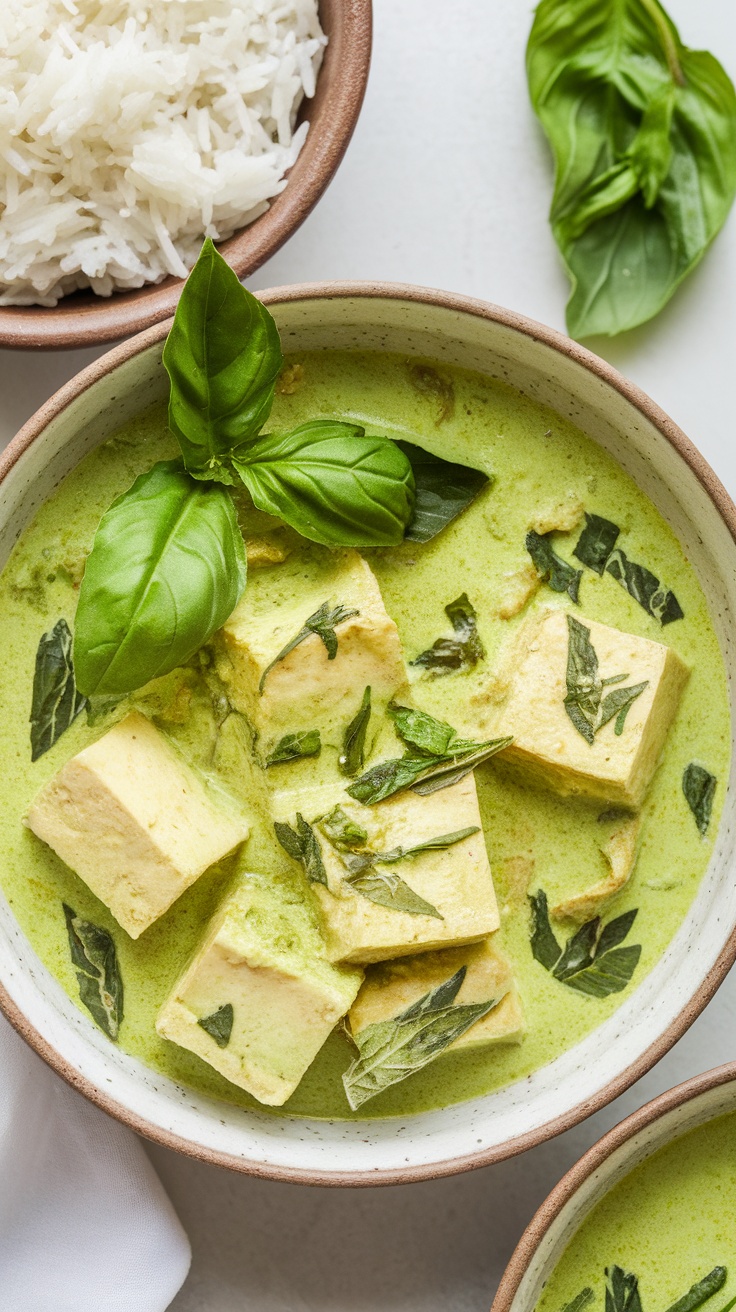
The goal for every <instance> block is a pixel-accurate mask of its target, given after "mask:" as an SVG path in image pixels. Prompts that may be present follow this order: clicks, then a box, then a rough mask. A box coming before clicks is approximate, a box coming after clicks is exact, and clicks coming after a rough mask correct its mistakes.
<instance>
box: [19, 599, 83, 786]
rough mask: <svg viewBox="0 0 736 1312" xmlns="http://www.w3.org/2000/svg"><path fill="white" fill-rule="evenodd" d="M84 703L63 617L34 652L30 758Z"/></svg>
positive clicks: (45, 747)
mask: <svg viewBox="0 0 736 1312" xmlns="http://www.w3.org/2000/svg"><path fill="white" fill-rule="evenodd" d="M86 705H87V698H86V697H83V696H82V694H81V693H80V692H78V691H77V687H76V684H75V682H74V664H73V662H72V635H71V631H70V629H69V625H68V624H67V622H66V620H65V619H60V620H57V622H56V624H55V625H54V627H53V629H51V630H50V632H49V633H44V634H43V636H42V637H41V639H40V641H39V644H38V650H37V651H36V668H35V671H34V675H33V699H32V702H31V760H32V761H37V760H38V758H39V756H43V754H44V752H47V751H48V750H49V748H50V747H53V745H54V743H55V742H57V741H58V739H59V738H60V737H61V735H62V734H63V733H64V732H65V731H66V730H67V729H68V728H69V725H70V724H72V723H73V722H74V720H76V718H77V716H78V715H80V714H81V712H82V711H83V710H84V708H85V706H86Z"/></svg>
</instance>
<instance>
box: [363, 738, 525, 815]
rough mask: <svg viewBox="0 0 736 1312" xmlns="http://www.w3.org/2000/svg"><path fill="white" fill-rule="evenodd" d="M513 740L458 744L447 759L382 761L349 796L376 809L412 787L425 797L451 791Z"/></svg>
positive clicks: (408, 756)
mask: <svg viewBox="0 0 736 1312" xmlns="http://www.w3.org/2000/svg"><path fill="white" fill-rule="evenodd" d="M510 742H512V739H511V738H494V739H493V740H491V741H489V742H487V743H469V744H466V743H458V744H457V754H455V748H454V746H453V748H451V749H450V752H449V753H448V754H447V755H446V756H442V757H431V756H411V755H406V756H401V757H398V758H395V759H393V760H389V761H381V762H379V764H378V765H374V766H372V767H371V769H370V770H366V772H365V774H363V775H361V776H360V778H359V779H356V781H355V783H354V784H351V785H350V787H349V788H348V790H347V791H348V793H349V795H350V796H351V797H354V798H355V799H356V801H358V802H362V803H363V804H364V806H375V805H376V803H377V802H383V801H384V800H385V798H387V797H392V796H393V794H394V793H400V792H403V791H404V790H405V789H407V788H411V789H412V791H413V792H415V793H418V794H419V795H420V796H421V797H425V796H427V794H429V793H435V792H439V790H440V789H441V788H450V787H451V786H452V785H453V784H456V783H459V782H460V780H461V779H464V778H465V776H466V775H467V774H470V772H471V771H472V770H474V769H475V768H476V766H478V765H482V764H483V762H484V761H488V760H490V758H491V757H492V756H495V754H496V752H500V751H502V750H503V748H504V747H508V745H509V743H510Z"/></svg>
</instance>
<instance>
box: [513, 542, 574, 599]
mask: <svg viewBox="0 0 736 1312" xmlns="http://www.w3.org/2000/svg"><path fill="white" fill-rule="evenodd" d="M551 536H552V535H551V534H550V533H545V534H544V535H542V534H540V533H535V532H534V530H533V529H531V530H530V531H529V532H528V533H527V535H526V549H527V551H528V552H529V555H530V556H531V558H532V562H533V564H534V568H535V569H536V571H537V573H538V575H539V577H540V578H541V579H543V580H544V582H545V583H547V584H549V586H550V588H551V589H552V591H553V592H566V593H567V595H568V597H569V598H570V600H571V601H574V602H577V600H578V593H579V591H580V580H581V578H582V577H583V571H582V570H581V569H573V567H572V565H568V563H567V561H566V560H563V559H562V557H561V556H558V555H557V552H556V551H554V550H553V547H552V543H551V541H550V539H551Z"/></svg>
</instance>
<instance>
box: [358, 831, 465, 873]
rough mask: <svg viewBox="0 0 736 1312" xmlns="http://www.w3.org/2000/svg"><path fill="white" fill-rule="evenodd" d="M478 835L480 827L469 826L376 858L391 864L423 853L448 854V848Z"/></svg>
mask: <svg viewBox="0 0 736 1312" xmlns="http://www.w3.org/2000/svg"><path fill="white" fill-rule="evenodd" d="M478 833H480V826H479V825H469V826H468V828H467V829H456V830H455V831H454V833H452V834H439V835H438V837H437V838H428V839H427V840H426V842H424V843H417V844H416V846H415V847H397V848H396V849H395V850H394V851H393V852H383V853H382V854H379V856H377V857H376V860H377V861H380V862H385V863H387V864H390V863H391V862H393V861H405V860H406V858H407V857H410V856H419V855H420V853H421V852H446V851H447V849H448V847H454V846H455V844H456V843H462V841H463V839H465V838H470V836H471V834H478Z"/></svg>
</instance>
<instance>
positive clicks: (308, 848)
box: [273, 811, 327, 888]
mask: <svg viewBox="0 0 736 1312" xmlns="http://www.w3.org/2000/svg"><path fill="white" fill-rule="evenodd" d="M273 827H274V830H275V833H276V837H277V839H278V841H279V843H280V844H281V846H282V847H283V849H284V851H285V852H287V853H288V855H289V856H290V857H291V858H292V860H293V861H298V862H299V864H300V865H302V866H303V867H304V872H305V874H306V876H307V879H308V880H309V882H310V884H324V885H325V888H326V887H327V871H326V870H325V864H324V861H323V860H322V853H321V851H320V846H319V842H318V839H317V836H316V834H315V832H314V830H313V828H312V826H311V825H310V824H308V823H307V821H306V820H305V819H304V816H303V815H301V814H300V813H299V812H298V811H297V816H296V829H292V827H291V825H288V824H286V823H285V822H284V821H282V820H275V821H274V825H273Z"/></svg>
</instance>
